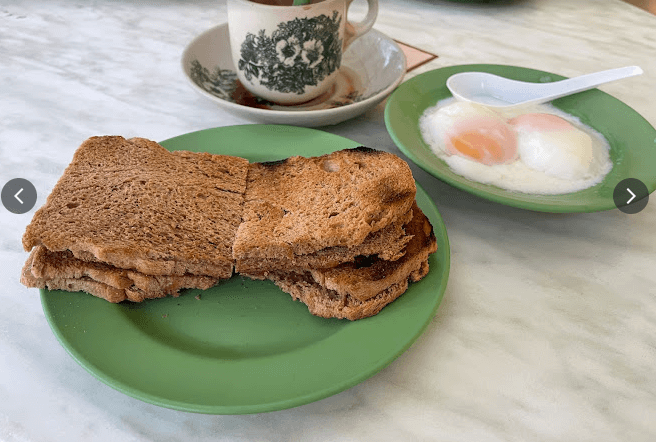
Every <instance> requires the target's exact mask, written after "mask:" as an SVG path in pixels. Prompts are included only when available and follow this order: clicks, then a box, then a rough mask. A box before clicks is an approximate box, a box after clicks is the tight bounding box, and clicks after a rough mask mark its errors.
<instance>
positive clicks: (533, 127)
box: [508, 114, 574, 132]
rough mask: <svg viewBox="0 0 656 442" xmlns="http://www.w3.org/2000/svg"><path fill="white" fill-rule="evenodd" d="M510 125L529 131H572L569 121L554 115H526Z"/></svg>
mask: <svg viewBox="0 0 656 442" xmlns="http://www.w3.org/2000/svg"><path fill="white" fill-rule="evenodd" d="M508 123H509V124H511V125H513V126H515V127H518V128H522V129H524V130H527V131H549V132H551V131H561V130H563V131H564V130H572V129H573V128H574V126H572V125H571V124H570V123H569V121H567V120H565V119H564V118H560V117H559V116H557V115H552V114H524V115H520V116H518V117H515V118H513V119H511V120H510V121H508Z"/></svg>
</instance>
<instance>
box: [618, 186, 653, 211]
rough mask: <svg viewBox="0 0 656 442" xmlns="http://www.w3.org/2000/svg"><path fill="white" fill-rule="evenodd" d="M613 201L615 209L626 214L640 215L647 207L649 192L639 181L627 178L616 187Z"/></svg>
mask: <svg viewBox="0 0 656 442" xmlns="http://www.w3.org/2000/svg"><path fill="white" fill-rule="evenodd" d="M613 201H614V202H615V207H617V208H618V209H620V210H621V211H622V212H624V213H628V214H634V213H638V212H640V211H641V210H642V209H644V208H645V207H646V206H647V202H648V201H649V190H648V189H647V186H645V183H643V182H642V181H640V180H639V179H636V178H627V179H624V180H622V181H620V182H619V183H618V184H617V186H615V190H614V191H613Z"/></svg>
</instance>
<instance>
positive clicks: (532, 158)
mask: <svg viewBox="0 0 656 442" xmlns="http://www.w3.org/2000/svg"><path fill="white" fill-rule="evenodd" d="M508 123H509V124H510V125H511V126H513V127H514V129H515V131H516V132H517V146H518V151H519V157H520V158H521V160H522V162H523V163H524V164H526V165H527V166H528V167H530V168H532V169H535V170H539V171H542V172H544V173H546V174H547V175H550V176H554V177H558V178H563V179H569V180H578V179H583V178H588V177H589V176H590V172H591V170H592V169H593V165H594V162H595V161H594V160H595V158H594V157H595V155H594V150H593V141H592V137H591V136H590V135H588V134H587V133H585V132H583V131H582V130H579V129H577V128H576V127H574V125H572V124H571V123H570V122H568V121H567V120H565V119H563V118H561V117H559V116H557V115H552V114H544V113H530V114H524V115H520V116H518V117H515V118H512V119H511V120H510V121H509V122H508Z"/></svg>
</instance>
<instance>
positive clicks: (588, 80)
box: [544, 66, 642, 100]
mask: <svg viewBox="0 0 656 442" xmlns="http://www.w3.org/2000/svg"><path fill="white" fill-rule="evenodd" d="M640 74H642V69H640V67H638V66H626V67H623V68H616V69H609V70H607V71H601V72H595V73H594V74H587V75H581V76H579V77H575V78H569V79H567V80H561V81H556V82H553V83H544V85H545V88H544V92H546V93H549V92H548V91H549V90H553V91H554V92H553V95H550V96H549V97H550V98H549V100H555V99H556V98H560V97H564V96H566V95H571V94H575V93H577V92H583V91H587V90H588V89H592V88H594V87H596V86H599V85H600V84H604V83H610V82H611V81H616V80H621V79H623V78H628V77H633V76H635V75H640Z"/></svg>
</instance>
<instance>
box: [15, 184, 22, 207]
mask: <svg viewBox="0 0 656 442" xmlns="http://www.w3.org/2000/svg"><path fill="white" fill-rule="evenodd" d="M22 191H23V188H22V187H21V188H20V190H19V191H18V192H16V195H14V198H16V199H17V200H18V202H19V203H21V204H23V200H21V199H20V198H18V194H20V193H21V192H22Z"/></svg>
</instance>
